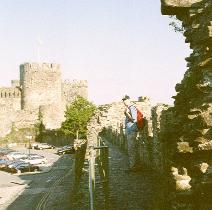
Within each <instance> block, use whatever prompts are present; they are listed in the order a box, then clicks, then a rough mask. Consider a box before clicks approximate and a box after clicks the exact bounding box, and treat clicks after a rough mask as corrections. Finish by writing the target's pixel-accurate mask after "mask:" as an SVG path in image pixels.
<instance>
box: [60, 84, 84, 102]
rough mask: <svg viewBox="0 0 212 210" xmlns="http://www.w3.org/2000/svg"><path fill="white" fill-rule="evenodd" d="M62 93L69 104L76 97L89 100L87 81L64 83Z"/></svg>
mask: <svg viewBox="0 0 212 210" xmlns="http://www.w3.org/2000/svg"><path fill="white" fill-rule="evenodd" d="M62 93H63V98H64V100H65V101H66V103H67V104H70V103H72V102H73V101H74V99H75V97H76V96H81V97H83V98H85V99H88V82H87V81H86V80H72V81H70V80H65V81H64V82H63V83H62Z"/></svg>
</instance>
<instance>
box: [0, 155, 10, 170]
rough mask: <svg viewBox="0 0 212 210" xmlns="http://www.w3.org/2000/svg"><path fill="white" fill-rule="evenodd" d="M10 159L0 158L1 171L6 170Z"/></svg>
mask: <svg viewBox="0 0 212 210" xmlns="http://www.w3.org/2000/svg"><path fill="white" fill-rule="evenodd" d="M10 162H11V161H9V160H8V159H6V158H5V159H0V170H2V171H6V170H7V167H8V164H9V163H10Z"/></svg>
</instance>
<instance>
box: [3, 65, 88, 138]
mask: <svg viewBox="0 0 212 210" xmlns="http://www.w3.org/2000/svg"><path fill="white" fill-rule="evenodd" d="M87 88H88V84H87V81H84V80H82V81H80V80H79V81H78V80H73V81H69V80H65V81H64V82H62V80H61V70H60V66H59V65H58V64H49V63H42V64H38V63H25V64H22V65H20V80H12V81H11V87H1V88H0V119H2V120H1V121H0V136H1V137H3V136H5V135H6V134H8V133H10V131H11V128H12V126H15V127H16V128H18V129H19V128H26V127H31V126H33V125H34V124H35V123H37V121H38V115H39V112H41V114H42V118H43V123H44V125H45V127H46V128H47V129H55V128H59V127H60V126H61V123H62V121H63V120H64V111H65V107H66V105H68V104H70V103H71V102H73V100H74V98H75V97H76V96H82V97H84V98H86V99H87V98H88V91H87Z"/></svg>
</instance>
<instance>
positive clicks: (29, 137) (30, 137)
mask: <svg viewBox="0 0 212 210" xmlns="http://www.w3.org/2000/svg"><path fill="white" fill-rule="evenodd" d="M26 138H27V139H28V140H29V142H28V143H29V146H28V148H29V156H30V140H31V139H32V136H31V135H27V136H26ZM29 172H30V162H29Z"/></svg>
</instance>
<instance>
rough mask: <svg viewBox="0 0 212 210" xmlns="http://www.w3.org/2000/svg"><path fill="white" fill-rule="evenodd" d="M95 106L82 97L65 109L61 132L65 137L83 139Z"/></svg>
mask: <svg viewBox="0 0 212 210" xmlns="http://www.w3.org/2000/svg"><path fill="white" fill-rule="evenodd" d="M95 110H96V106H95V105H94V104H93V103H91V102H89V101H87V100H86V99H84V98H82V97H79V96H78V97H77V98H76V100H75V101H74V102H73V103H72V104H71V105H70V106H67V107H66V112H65V118H66V120H65V121H64V122H63V123H62V126H61V130H62V131H63V132H64V133H65V134H66V135H72V136H74V137H75V138H77V139H78V138H79V136H80V137H81V138H84V137H85V136H86V133H87V123H88V121H89V119H90V118H91V117H92V115H93V114H94V111H95Z"/></svg>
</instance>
